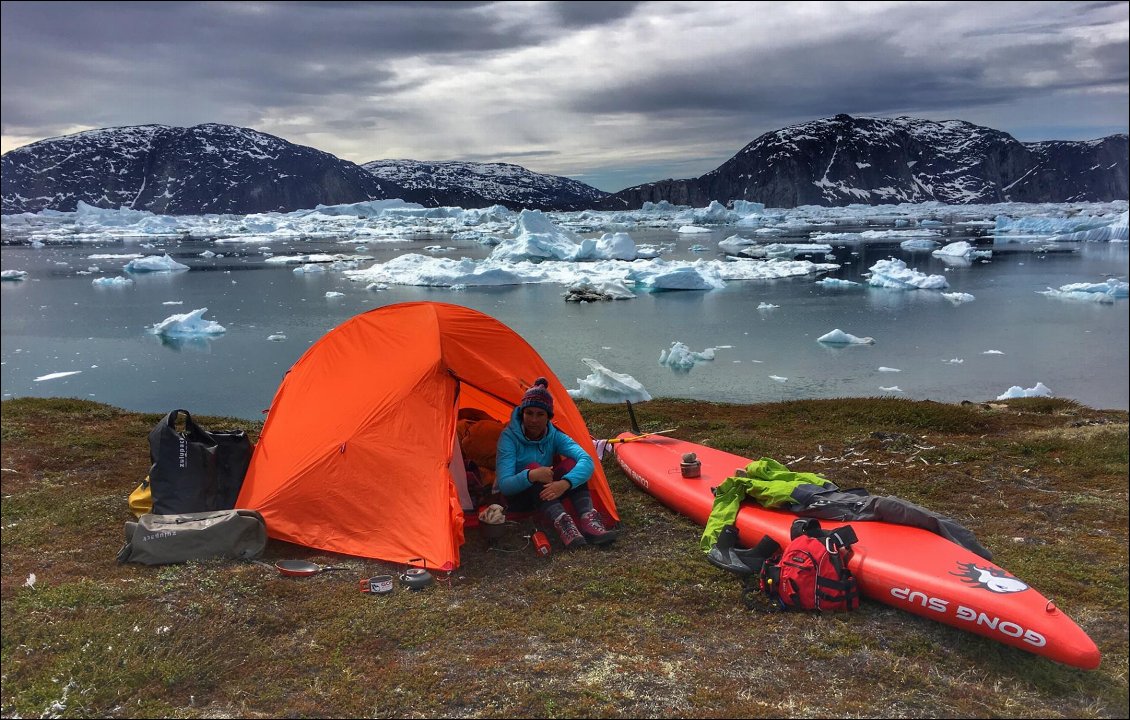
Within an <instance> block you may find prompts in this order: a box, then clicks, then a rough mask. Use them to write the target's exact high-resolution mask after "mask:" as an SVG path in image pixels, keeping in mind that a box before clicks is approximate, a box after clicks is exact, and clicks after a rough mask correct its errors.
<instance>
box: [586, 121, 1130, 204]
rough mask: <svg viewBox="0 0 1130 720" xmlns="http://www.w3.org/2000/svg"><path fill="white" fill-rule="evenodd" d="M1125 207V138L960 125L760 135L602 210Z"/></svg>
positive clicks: (832, 127)
mask: <svg viewBox="0 0 1130 720" xmlns="http://www.w3.org/2000/svg"><path fill="white" fill-rule="evenodd" d="M1126 198H1127V136H1126V135H1124V134H1123V135H1111V136H1110V137H1106V138H1102V139H1099V140H1092V141H1085V142H1039V143H1021V142H1019V141H1017V140H1016V139H1015V138H1013V137H1012V136H1011V135H1008V134H1007V133H1003V132H1000V131H998V130H992V129H990V128H986V127H981V126H978V125H973V124H971V123H967V122H963V121H961V120H948V121H945V122H933V121H930V120H920V119H915V118H908V117H899V118H893V119H886V118H863V117H859V118H857V117H851V116H850V115H836V116H835V117H831V118H825V119H822V120H814V121H812V122H806V123H801V124H799V125H793V126H790V127H787V128H783V129H781V130H777V131H775V132H770V133H765V134H764V135H762V136H761V137H759V138H757V139H756V140H754V141H753V142H751V143H750V144H749V145H746V146H745V147H744V148H742V150H741V151H740V152H739V153H738V154H737V155H735V156H734V157H732V158H730V159H729V160H727V161H726V162H725V163H723V164H722V165H720V166H719V167H718V168H716V169H714V170H712V171H711V172H709V173H707V174H705V175H703V176H701V177H698V178H689V179H685V180H661V181H659V182H653V183H646V184H644V185H637V186H635V187H631V188H627V189H625V190H621V191H620V192H617V193H615V194H613V195H611V196H609V197H607V198H605V199H604V200H603V201H601V203H600V207H601V208H604V209H625V208H638V207H640V206H641V205H642V204H643V203H644V202H649V201H650V202H659V201H661V200H667V201H668V202H671V203H674V204H678V205H694V206H703V205H706V204H708V203H709V202H710V201H711V200H718V201H720V202H729V201H731V200H751V201H755V202H761V203H764V204H765V205H766V206H768V207H796V206H798V205H824V206H841V205H849V204H852V203H862V204H869V205H878V204H888V203H904V202H910V203H916V202H927V201H938V202H944V203H948V204H972V203H995V202H1009V201H1012V202H1079V201H1092V202H1103V201H1110V200H1124V199H1126Z"/></svg>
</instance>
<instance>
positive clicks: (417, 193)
mask: <svg viewBox="0 0 1130 720" xmlns="http://www.w3.org/2000/svg"><path fill="white" fill-rule="evenodd" d="M361 167H363V168H365V169H366V170H368V171H369V172H371V173H373V174H374V175H376V176H377V177H379V178H381V179H382V180H388V181H390V182H392V183H395V184H397V185H400V186H401V187H404V188H406V189H407V190H410V191H411V192H412V193H413V197H412V198H411V199H412V200H413V201H415V202H418V203H421V204H422V205H428V206H445V205H451V206H458V207H465V208H472V207H487V206H489V205H505V206H507V207H509V208H510V209H512V210H520V209H522V208H527V209H530V210H584V209H588V208H591V207H593V206H594V205H595V204H596V203H597V202H598V201H600V199H601V198H603V197H605V196H607V195H608V193H606V192H604V191H602V190H597V189H596V188H594V187H592V186H591V185H585V184H584V183H582V182H577V181H576V180H570V179H569V178H564V177H559V176H556V175H542V174H540V173H536V172H533V171H530V170H527V169H526V168H524V167H521V166H519V165H511V164H509V163H474V162H458V161H452V162H422V161H419V160H374V161H372V162H367V163H365V164H363V165H362V166H361Z"/></svg>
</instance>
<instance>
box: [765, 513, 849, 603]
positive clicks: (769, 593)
mask: <svg viewBox="0 0 1130 720" xmlns="http://www.w3.org/2000/svg"><path fill="white" fill-rule="evenodd" d="M791 536H792V540H791V541H790V542H789V544H788V545H786V546H785V548H784V549H783V550H781V551H780V552H779V553H776V554H774V555H773V556H771V557H770V558H768V559H767V560H766V561H765V562H764V564H762V566H761V572H760V574H759V575H758V576H757V583H756V585H757V589H756V591H759V592H761V593H762V594H764V595H765V596H766V597H767V598H769V599H770V600H771V601H773V603H774V604H775V605H776V606H777V607H779V608H780V609H782V610H820V611H822V612H842V611H846V610H855V609H856V608H858V607H859V588H858V586H857V585H856V581H855V577H854V576H853V575H852V574H851V571H850V570H848V562H849V561H850V560H851V556H852V549H851V546H852V544H853V543H855V542H856V540H857V538H856V536H855V531H854V530H852V528H851V526H850V525H844V526H843V527H838V528H836V529H834V530H821V529H820V523H819V522H817V521H816V520H814V519H812V518H802V519H800V520H796V521H795V522H793V527H792V532H791ZM751 584H752V583H751ZM751 589H752V588H751Z"/></svg>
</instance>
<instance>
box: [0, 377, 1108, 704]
mask: <svg viewBox="0 0 1130 720" xmlns="http://www.w3.org/2000/svg"><path fill="white" fill-rule="evenodd" d="M581 410H582V413H583V414H584V415H585V418H586V420H587V422H588V424H589V429H590V431H591V432H592V434H593V435H594V436H596V437H611V436H614V435H615V434H617V433H619V432H621V431H623V430H625V429H626V417H625V414H624V411H623V409H622V408H621V407H612V406H604V405H594V404H589V403H581ZM637 414H638V416H639V418H640V421H641V425H643V429H644V430H649V429H650V430H656V429H661V428H668V427H677V428H678V430H677V432H676V433H674V435H675V436H676V437H680V438H683V439H687V440H692V441H695V442H700V443H704V444H708V445H711V446H713V447H717V448H721V449H724V450H727V451H730V452H734V453H737V454H739V455H744V456H747V457H754V458H756V457H762V456H768V457H773V458H775V459H777V460H780V461H781V462H784V463H785V464H786V465H788V466H789V467H790V469H793V470H801V471H811V472H818V473H820V474H822V475H825V476H826V477H829V478H831V479H833V480H835V481H836V482H837V483H838V484H840V485H841V486H843V487H858V486H862V487H865V488H867V489H868V490H870V491H871V492H872V493H874V494H888V495H897V496H899V497H902V498H905V499H907V500H910V501H912V502H916V503H919V504H922V505H925V506H927V507H930V508H931V509H934V510H936V511H939V512H942V513H944V514H947V515H950V516H951V517H954V518H956V519H958V520H959V521H961V522H962V523H964V524H965V525H967V526H968V527H969V528H970V529H972V530H973V531H974V532H975V533H976V534H977V536H978V538H979V539H980V540H981V541H982V543H983V544H985V545H986V546H988V547H989V548H990V549H992V550H993V552H994V553H995V556H996V558H995V559H996V562H997V563H998V564H1000V565H1002V566H1003V567H1006V568H1008V569H1009V570H1011V571H1012V572H1013V573H1015V574H1016V575H1017V576H1019V577H1020V578H1022V579H1024V580H1025V581H1027V582H1028V583H1030V584H1031V585H1032V586H1034V587H1035V588H1036V589H1038V590H1039V591H1040V592H1042V593H1043V594H1044V595H1046V596H1048V597H1051V598H1053V599H1055V600H1056V601H1057V603H1058V604H1059V606H1060V607H1061V609H1063V610H1064V611H1065V612H1067V613H1068V614H1069V615H1070V616H1071V617H1072V618H1074V619H1075V620H1076V621H1077V622H1078V623H1079V624H1080V625H1081V626H1082V627H1083V629H1084V630H1086V631H1087V632H1088V634H1090V636H1091V637H1092V638H1093V639H1094V640H1095V642H1096V643H1097V644H1098V646H1099V648H1100V650H1101V651H1102V653H1103V662H1102V665H1101V666H1100V667H1099V669H1097V670H1094V671H1090V672H1085V671H1081V670H1076V669H1072V668H1069V667H1065V666H1062V665H1058V664H1055V663H1053V662H1051V661H1048V660H1046V659H1043V658H1040V657H1037V656H1035V655H1031V654H1028V653H1025V652H1023V651H1020V650H1017V649H1014V648H1010V647H1006V646H1003V645H1001V644H999V643H995V642H992V641H990V640H987V639H985V638H981V637H979V636H975V635H972V634H970V633H966V632H962V631H959V630H956V629H954V628H951V627H949V626H946V625H941V624H938V623H934V622H931V621H928V620H925V619H923V618H920V617H917V616H913V615H910V614H908V613H905V612H901V611H898V610H895V609H893V608H891V607H888V606H886V605H881V604H878V603H875V602H872V601H868V600H865V601H864V603H863V605H862V607H861V608H860V609H859V610H858V611H856V612H854V613H849V614H841V615H830V616H817V615H808V614H768V613H765V612H761V611H758V610H749V609H746V608H745V607H743V605H742V603H741V602H740V599H739V589H740V588H739V585H738V583H737V582H736V581H735V580H733V579H731V578H730V577H728V576H725V575H724V574H723V573H722V572H721V571H718V570H716V569H715V568H713V567H712V566H711V565H709V564H708V563H707V562H706V561H705V560H704V559H703V556H702V554H701V552H700V551H699V550H698V549H697V542H698V538H699V536H700V534H701V528H700V527H699V526H697V525H695V524H693V523H692V522H690V521H688V520H686V519H684V518H683V517H681V516H678V515H676V514H674V513H672V512H670V511H668V510H667V509H665V508H664V507H663V506H661V505H659V504H658V503H657V502H656V501H655V500H653V499H652V498H651V497H650V496H648V495H646V494H644V493H642V492H641V491H639V490H638V489H636V488H635V487H634V486H633V485H632V484H631V483H630V482H629V481H628V480H627V479H626V478H625V477H624V475H623V474H622V473H621V472H620V471H619V469H618V468H617V467H616V466H615V462H614V461H613V460H606V461H605V470H606V472H607V474H608V477H609V482H610V483H611V485H612V489H613V492H614V494H615V496H616V501H617V504H618V507H619V511H620V514H621V516H622V518H623V521H624V527H625V533H624V535H623V536H622V537H621V539H620V540H619V541H617V542H616V543H615V544H614V545H612V546H611V547H609V548H603V549H586V550H584V551H581V552H577V553H565V552H555V553H554V554H553V555H552V556H551V557H549V558H546V559H542V558H538V557H536V556H535V555H534V553H533V551H532V550H531V549H529V548H523V547H522V545H523V543H524V542H525V541H524V539H523V537H522V529H521V528H517V529H515V530H514V532H513V533H512V535H511V536H510V537H507V538H503V540H502V541H500V543H499V544H498V545H497V546H495V547H493V548H492V547H490V546H489V545H488V543H487V542H486V540H485V538H482V537H480V536H478V535H477V531H475V530H469V531H468V538H467V544H466V546H465V547H464V549H463V553H462V561H463V562H462V565H461V567H460V568H459V570H458V571H456V572H455V573H452V574H451V575H450V576H448V577H444V578H441V579H440V581H439V582H438V583H437V584H436V585H435V586H433V587H431V588H429V589H427V590H425V591H422V592H418V593H413V592H408V591H405V590H403V589H402V588H397V590H396V591H395V592H393V593H392V594H391V595H387V596H369V595H363V594H361V593H359V592H358V591H357V581H358V579H360V578H365V577H369V576H372V575H377V574H381V573H387V572H395V571H396V570H398V568H397V567H394V566H391V565H388V564H385V563H381V562H378V561H372V560H366V559H361V558H352V557H338V556H331V555H327V554H324V553H320V552H318V551H315V550H311V549H308V548H301V547H297V546H293V545H288V544H286V543H281V542H278V541H271V543H270V544H269V545H268V547H267V551H266V555H265V557H264V560H266V561H267V562H273V561H274V560H276V559H281V558H303V559H310V560H314V561H317V562H322V563H329V562H333V563H335V564H341V565H345V566H347V567H348V568H349V570H348V571H343V572H327V573H320V574H318V575H315V576H312V577H308V578H284V577H281V576H280V575H279V574H278V573H277V572H275V571H274V570H273V569H271V568H269V567H264V566H263V565H260V564H255V563H247V562H233V561H228V562H223V561H215V560H213V561H201V562H190V563H186V564H181V565H168V566H159V567H146V566H140V565H118V564H116V563H115V560H114V557H115V554H116V553H117V551H118V549H119V548H120V547H121V545H122V541H123V524H124V522H125V521H126V520H129V519H132V516H131V515H130V514H129V512H128V509H127V506H126V497H127V495H128V494H129V492H130V490H132V489H133V487H134V486H135V485H136V484H137V482H138V481H139V480H140V479H141V478H142V477H144V476H145V474H146V471H147V470H148V467H147V466H148V446H147V441H146V436H147V434H148V432H149V430H150V429H152V427H153V426H154V425H155V424H156V422H157V420H158V419H159V416H157V415H147V414H137V413H130V412H125V411H122V410H118V409H115V408H112V407H109V406H105V405H100V404H96V403H92V402H88V401H81V400H65V399H64V400H60V399H55V400H44V399H17V400H9V401H5V402H4V403H3V406H2V424H0V430H2V467H3V473H2V492H3V498H2V499H3V502H2V528H3V532H2V535H0V538H2V551H3V552H2V563H0V565H2V567H0V570H2V573H0V580H2V613H0V625H2V648H0V650H2V666H3V667H2V678H0V679H2V690H3V691H2V698H0V713H2V715H3V717H12V718H15V717H134V718H139V717H181V718H197V717H516V716H519V717H529V716H539V717H581V716H585V717H726V718H731V717H786V716H787V717H841V718H847V717H926V716H932V717H1031V718H1120V717H1121V718H1124V717H1127V716H1128V714H1130V703H1128V699H1127V689H1128V688H1127V643H1128V625H1130V622H1128V602H1127V584H1128V575H1127V557H1128V548H1127V537H1128V535H1127V533H1128V529H1127V520H1128V509H1127V507H1128V506H1127V479H1128V437H1127V413H1125V412H1115V411H1097V410H1091V409H1088V408H1084V407H1081V406H1078V405H1075V404H1073V403H1071V402H1067V401H1060V400H1050V399H1038V398H1033V399H1024V400H1013V401H1009V402H1007V403H993V404H967V403H963V404H960V405H947V404H940V403H932V402H912V401H904V400H896V399H850V400H827V401H798V402H789V403H779V404H767V405H719V404H710V403H699V402H687V401H675V400H655V401H651V402H648V403H644V404H641V405H639V406H638V407H637ZM198 420H199V421H200V422H201V424H203V425H204V426H205V427H212V428H234V427H242V428H244V429H246V430H248V431H249V432H250V433H251V434H252V437H256V436H257V433H258V431H259V429H260V428H259V426H257V425H255V424H251V423H247V422H241V421H238V420H233V419H230V418H211V417H200V418H198ZM504 550H517V551H516V552H504ZM33 575H34V578H35V580H34V582H32V580H31V578H32V576H33Z"/></svg>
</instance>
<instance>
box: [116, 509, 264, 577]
mask: <svg viewBox="0 0 1130 720" xmlns="http://www.w3.org/2000/svg"><path fill="white" fill-rule="evenodd" d="M266 547H267V525H266V523H265V522H263V516H262V515H260V514H259V513H258V512H256V511H255V510H214V511H212V512H195V513H183V514H181V515H154V514H153V513H147V514H145V515H142V516H141V517H140V518H138V520H137V522H127V523H126V544H125V547H123V548H122V549H121V551H120V552H119V553H118V562H119V563H126V562H136V563H142V564H144V565H167V564H169V563H179V562H185V561H187V560H204V559H206V558H214V557H219V558H236V559H240V560H251V559H253V558H257V557H259V556H260V555H262V554H263V550H264V549H265V548H266Z"/></svg>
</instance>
